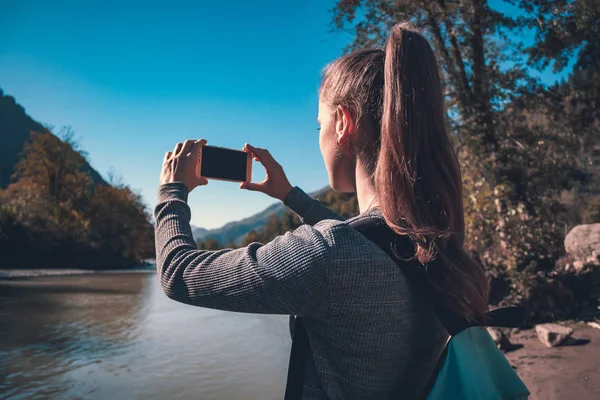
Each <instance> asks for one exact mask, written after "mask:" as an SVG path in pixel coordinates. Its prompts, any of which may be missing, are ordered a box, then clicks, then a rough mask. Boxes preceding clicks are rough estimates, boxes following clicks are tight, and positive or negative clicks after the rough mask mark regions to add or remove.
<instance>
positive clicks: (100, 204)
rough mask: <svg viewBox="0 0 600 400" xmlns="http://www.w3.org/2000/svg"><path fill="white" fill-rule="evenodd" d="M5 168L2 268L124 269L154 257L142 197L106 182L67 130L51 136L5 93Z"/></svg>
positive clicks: (0, 126) (0, 191)
mask: <svg viewBox="0 0 600 400" xmlns="http://www.w3.org/2000/svg"><path fill="white" fill-rule="evenodd" d="M0 168H1V169H0V254H2V257H1V258H0V268H3V269H4V268H6V269H19V268H20V269H23V268H35V269H37V268H44V269H47V268H50V269H52V268H77V269H112V268H127V267H132V266H136V265H139V264H140V262H142V260H144V259H146V258H149V257H152V256H153V255H154V253H155V251H154V230H153V229H152V225H151V224H150V223H149V221H148V214H147V207H146V205H145V204H144V202H143V199H142V197H141V195H139V194H138V193H136V192H135V191H133V190H132V189H131V188H129V187H128V186H127V185H122V184H119V185H116V186H111V185H110V184H108V183H106V182H105V181H104V179H102V177H101V176H100V175H99V174H98V172H96V171H95V170H94V169H93V168H92V167H91V166H90V165H89V164H88V163H87V162H86V159H85V153H83V152H80V151H79V145H78V143H77V141H76V140H74V139H73V137H72V136H71V134H70V132H69V131H68V130H67V131H64V132H61V133H60V134H58V135H55V134H53V133H52V132H51V128H45V127H44V126H43V125H42V124H40V123H39V122H36V121H35V120H33V119H32V118H31V117H29V116H28V115H27V114H26V113H25V110H24V108H23V107H22V106H21V105H19V104H17V103H16V102H15V100H14V98H13V97H11V96H5V95H4V94H3V93H2V92H0ZM15 172H16V173H15Z"/></svg>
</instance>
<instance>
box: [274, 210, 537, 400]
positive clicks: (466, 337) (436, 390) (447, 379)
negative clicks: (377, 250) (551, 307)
mask: <svg viewBox="0 0 600 400" xmlns="http://www.w3.org/2000/svg"><path fill="white" fill-rule="evenodd" d="M350 225H351V226H352V228H354V229H355V230H356V231H358V232H360V233H361V234H362V235H364V236H365V237H367V238H368V239H369V240H371V241H372V242H374V243H375V244H377V245H378V246H379V247H381V248H382V249H383V250H384V251H385V252H386V253H387V254H388V255H389V256H390V257H391V258H392V259H393V260H394V261H396V263H397V264H398V267H399V268H401V269H402V272H403V274H404V276H405V277H406V279H408V281H409V282H410V284H411V285H418V286H419V287H420V289H421V290H420V292H421V293H428V294H430V296H428V297H434V296H431V294H433V293H434V292H433V288H431V287H430V285H429V283H428V282H427V277H426V275H425V273H424V271H422V269H420V268H418V266H417V265H416V263H407V262H406V261H403V260H401V259H400V258H399V257H398V256H397V255H396V254H397V251H396V250H397V249H398V247H399V246H398V243H402V244H406V237H402V236H398V235H396V234H395V233H394V232H393V231H392V230H391V229H390V228H389V227H388V226H387V225H386V224H385V223H383V221H382V220H381V219H379V218H363V219H359V220H356V221H354V222H352V223H351V224H350ZM430 303H431V306H432V308H433V310H434V311H435V314H436V316H437V317H438V319H439V320H440V322H441V323H442V324H443V325H444V328H445V329H446V331H448V333H449V334H450V339H449V341H448V343H447V344H446V347H445V348H444V351H443V353H442V355H441V356H440V359H439V361H438V364H437V366H436V368H435V370H434V372H433V374H432V375H431V378H430V379H429V382H428V383H427V385H426V388H425V391H424V393H423V395H422V396H421V398H422V399H426V400H440V399H457V400H458V399H460V400H501V399H502V400H504V399H511V400H525V399H527V398H528V396H529V391H528V390H527V387H526V386H525V384H524V383H523V381H521V379H520V378H519V376H518V375H517V373H516V372H515V370H514V369H513V368H512V367H511V365H510V364H509V362H508V361H507V360H506V358H505V357H504V354H502V352H501V351H500V350H499V349H498V347H497V346H496V343H495V342H494V340H493V339H492V337H491V336H490V334H489V333H488V331H487V329H485V328H484V327H483V326H481V325H477V324H474V323H472V322H469V321H467V320H466V319H465V318H463V317H461V316H459V315H458V314H455V313H453V312H451V311H449V310H447V309H445V308H444V307H443V306H442V304H441V302H439V301H436V300H432V301H430ZM485 319H486V323H485V325H486V326H501V327H519V326H522V324H523V322H524V319H525V312H524V309H523V308H520V307H505V308H500V309H496V310H493V311H490V312H488V313H486V318H485ZM309 352H310V344H309V342H308V336H307V334H306V330H305V329H304V325H303V323H302V320H301V319H300V318H298V317H297V318H296V319H295V324H294V329H293V341H292V350H291V355H290V363H289V367H288V379H287V386H286V391H285V399H286V400H296V399H301V398H302V389H303V384H304V367H305V362H306V359H307V356H308V354H309ZM395 397H396V398H398V399H400V398H402V397H403V396H402V394H400V393H398V394H397V395H396V396H395Z"/></svg>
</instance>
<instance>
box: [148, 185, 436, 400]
mask: <svg viewBox="0 0 600 400" xmlns="http://www.w3.org/2000/svg"><path fill="white" fill-rule="evenodd" d="M197 190H199V191H201V190H202V188H200V189H197ZM187 196H188V190H187V188H186V187H185V185H184V184H183V183H180V182H175V183H169V184H164V185H161V186H160V187H159V190H158V204H157V206H156V208H155V214H154V216H155V219H156V265H157V268H158V273H159V276H160V280H161V284H162V288H163V289H164V291H165V293H166V294H167V296H169V297H170V298H172V299H174V300H177V301H180V302H182V303H186V304H192V305H196V306H200V307H207V308H213V309H219V310H226V311H237V312H247V313H261V314H284V315H298V316H301V317H303V319H304V323H305V327H306V331H307V334H308V337H309V342H310V346H311V350H312V357H310V359H309V362H307V371H306V379H305V387H304V397H303V398H304V399H331V400H333V399H388V398H390V395H391V393H392V392H393V391H395V392H396V393H397V392H400V393H402V394H403V395H404V396H403V398H407V399H411V398H416V397H418V395H419V394H420V393H421V392H422V390H423V387H424V385H425V383H426V381H427V379H428V377H429V375H430V374H431V371H432V370H433V368H434V366H435V363H436V360H437V359H438V357H439V355H440V354H441V352H442V350H443V347H444V344H445V341H446V338H447V334H446V332H445V331H444V329H443V328H442V327H441V325H440V324H439V322H438V320H437V319H436V317H435V316H434V314H433V312H432V310H431V309H430V308H429V307H428V306H427V305H426V304H425V303H424V301H423V300H422V298H421V295H420V294H417V293H413V291H412V290H411V289H410V287H409V286H408V284H407V282H406V280H405V278H404V276H403V274H402V273H401V271H400V269H399V268H398V266H397V265H396V264H395V262H394V261H393V260H392V259H391V258H390V257H388V255H387V254H386V253H385V252H384V251H383V250H381V249H380V248H379V247H377V246H376V245H375V244H374V243H373V242H371V241H370V240H368V239H367V238H365V237H364V236H362V235H361V234H360V233H358V232H356V231H355V230H353V229H352V228H351V227H350V226H349V225H348V221H342V218H341V217H339V216H338V215H337V214H335V213H334V212H332V211H331V210H329V209H327V208H326V207H324V206H323V205H322V204H321V203H320V202H318V201H317V200H314V199H312V198H311V197H309V196H308V195H307V194H305V193H304V192H303V191H302V190H300V189H299V188H294V189H293V190H292V191H291V192H290V193H289V194H288V195H287V197H286V198H285V201H284V203H285V204H286V205H287V206H288V207H290V208H291V209H292V210H294V211H295V212H296V213H297V214H298V215H299V216H300V217H301V218H302V219H303V222H304V223H305V225H303V226H301V227H299V228H298V229H296V230H295V231H294V232H293V233H286V234H285V235H282V236H279V237H277V238H275V239H273V240H272V241H271V242H269V243H266V244H260V243H252V244H250V245H248V246H247V247H244V248H240V249H235V250H232V249H226V250H219V251H205V250H198V249H197V248H196V243H195V242H194V238H193V236H192V230H191V227H190V217H191V212H190V208H189V207H188V205H187ZM356 218H381V216H380V214H378V212H377V211H371V212H367V213H363V214H361V215H360V216H358V217H356Z"/></svg>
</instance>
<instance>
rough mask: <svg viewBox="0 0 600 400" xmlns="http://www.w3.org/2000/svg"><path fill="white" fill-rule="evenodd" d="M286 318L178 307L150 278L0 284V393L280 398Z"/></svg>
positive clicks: (11, 395) (117, 276) (101, 277)
mask: <svg viewBox="0 0 600 400" xmlns="http://www.w3.org/2000/svg"><path fill="white" fill-rule="evenodd" d="M289 344H290V343H289V338H288V336H287V325H286V319H285V317H277V316H262V315H250V314H233V313H223V312H220V311H214V310H208V309H202V308H197V307H191V306H185V305H182V304H178V303H175V302H173V301H171V300H169V299H167V298H166V296H164V294H162V292H161V290H160V287H159V285H158V282H157V279H156V275H154V274H148V273H136V274H102V275H85V276H77V277H61V278H57V277H52V278H43V279H36V280H27V281H21V282H14V281H0V397H3V396H5V397H7V398H17V399H19V398H28V399H29V398H53V397H60V398H99V399H100V398H102V399H103V398H111V399H119V398H123V399H132V398H156V399H159V398H161V399H162V398H172V399H175V398H182V399H183V398H215V399H229V398H236V399H237V398H239V399H244V398H248V399H254V398H261V399H270V398H273V399H275V398H281V397H282V394H283V388H284V384H285V373H286V366H287V356H288V351H289Z"/></svg>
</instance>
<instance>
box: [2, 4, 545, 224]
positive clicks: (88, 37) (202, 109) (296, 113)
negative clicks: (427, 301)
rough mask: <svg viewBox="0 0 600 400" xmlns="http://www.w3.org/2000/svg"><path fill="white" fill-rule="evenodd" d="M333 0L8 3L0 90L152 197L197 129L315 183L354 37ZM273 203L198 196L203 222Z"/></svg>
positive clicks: (233, 193)
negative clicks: (325, 97) (320, 104)
mask: <svg viewBox="0 0 600 400" xmlns="http://www.w3.org/2000/svg"><path fill="white" fill-rule="evenodd" d="M334 3H335V2H334V1H333V0H305V1H300V2H291V1H279V0H271V1H256V2H254V1H238V0H230V1H226V2H217V1H196V2H193V1H169V2H160V3H159V2H156V5H155V3H154V2H152V1H150V2H148V1H123V2H121V1H102V2H95V1H94V2H92V1H90V2H86V1H81V0H78V1H55V2H49V1H31V0H20V1H19V0H4V1H1V5H0V87H2V89H3V90H4V91H5V93H7V94H10V95H13V96H14V97H15V98H16V100H17V102H19V103H20V104H22V105H23V106H24V107H25V109H26V110H27V112H28V113H29V114H30V115H31V116H32V117H33V118H34V119H36V120H38V121H40V122H42V123H46V124H51V125H54V126H55V127H57V128H58V127H61V126H65V125H68V126H71V127H72V128H73V130H74V131H75V132H76V134H77V137H78V139H79V141H80V143H81V145H82V147H83V149H84V150H86V151H87V152H88V160H89V161H90V163H91V164H92V166H93V167H94V168H95V169H96V170H98V171H99V172H100V173H101V174H102V175H104V176H106V174H107V171H108V170H109V169H110V168H113V169H114V170H115V171H116V173H117V174H118V175H120V176H122V178H123V181H124V182H125V183H126V184H128V185H130V186H131V187H132V188H133V189H135V190H138V191H140V192H141V194H142V195H143V197H144V199H145V201H146V203H147V204H148V206H149V207H154V205H155V203H156V188H157V186H158V177H159V173H160V166H161V162H162V158H163V156H164V153H165V152H166V151H169V150H171V149H172V148H173V146H174V145H175V143H177V142H178V141H184V140H185V139H188V138H189V139H197V138H205V139H207V140H208V143H209V144H213V145H218V146H224V147H231V148H241V147H242V146H243V145H244V143H245V142H249V143H251V144H253V145H255V146H259V147H266V148H268V149H270V150H271V152H272V154H273V155H274V156H275V157H276V159H278V160H279V161H280V163H281V164H282V165H283V166H284V169H285V171H286V173H287V175H288V177H289V179H290V181H291V182H292V184H294V185H298V186H300V187H302V188H303V189H305V190H306V191H312V190H316V189H320V188H322V187H323V186H325V185H327V183H328V182H327V173H326V171H325V167H324V165H323V161H322V158H321V155H320V152H319V146H318V132H317V130H316V128H317V127H318V124H317V121H316V115H317V88H318V84H319V72H320V70H321V68H322V67H323V66H324V65H325V64H326V63H327V62H329V61H331V60H333V59H334V58H336V57H337V56H339V55H340V54H341V52H342V49H343V48H344V46H345V44H346V43H347V42H348V40H349V39H350V38H349V37H348V36H347V35H345V34H342V33H330V32H329V28H330V20H331V15H330V13H329V10H330V9H331V8H332V7H333V5H334ZM158 4H161V5H158ZM544 76H545V78H546V79H550V80H551V79H553V76H551V75H549V74H544ZM253 177H254V180H262V178H263V177H264V173H263V169H262V167H260V165H258V164H256V163H255V164H254V173H253ZM273 202H274V200H273V199H270V198H268V197H266V196H265V195H262V194H260V193H253V192H247V191H241V190H240V189H238V187H237V185H236V184H233V183H226V182H218V181H211V182H210V183H209V185H208V186H206V187H200V188H197V189H195V190H194V192H192V193H191V195H190V200H189V203H190V206H191V208H192V223H193V224H194V225H198V226H202V227H206V228H214V227H218V226H221V225H223V224H224V223H226V222H228V221H231V220H236V219H240V218H243V217H246V216H248V215H250V214H252V213H254V212H257V211H260V210H261V209H263V208H265V207H266V206H268V205H270V204H272V203H273Z"/></svg>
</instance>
